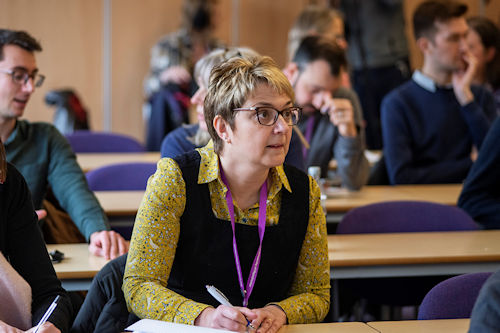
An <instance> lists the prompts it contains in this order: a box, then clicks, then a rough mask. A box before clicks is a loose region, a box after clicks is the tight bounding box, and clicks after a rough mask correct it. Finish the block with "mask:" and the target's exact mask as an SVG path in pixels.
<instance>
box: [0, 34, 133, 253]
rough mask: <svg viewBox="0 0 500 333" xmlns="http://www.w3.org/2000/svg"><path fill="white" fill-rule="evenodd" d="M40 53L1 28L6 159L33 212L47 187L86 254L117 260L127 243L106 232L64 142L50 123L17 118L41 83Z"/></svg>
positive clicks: (0, 132) (0, 127) (27, 39)
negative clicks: (28, 196)
mask: <svg viewBox="0 0 500 333" xmlns="http://www.w3.org/2000/svg"><path fill="white" fill-rule="evenodd" d="M41 50H42V48H41V46H40V44H39V43H38V42H37V41H36V40H35V39H34V38H33V37H32V36H30V35H29V34H28V33H26V32H24V31H15V30H8V29H0V138H1V139H2V141H3V142H4V143H5V150H6V152H7V160H8V161H9V162H10V163H12V164H13V165H15V166H16V168H17V169H19V171H20V172H21V174H22V175H23V177H24V178H25V179H26V182H27V183H28V187H29V189H30V191H31V195H32V198H33V204H34V206H35V209H40V208H41V206H42V200H43V199H44V197H45V194H46V192H47V189H48V187H49V186H50V187H51V189H52V192H53V193H54V195H55V197H56V198H57V200H58V201H59V203H60V205H61V206H62V208H63V209H64V210H65V211H67V212H68V214H69V215H70V216H71V219H72V220H73V221H74V222H75V224H76V226H77V227H78V229H79V230H80V232H81V233H82V234H83V235H84V236H85V238H86V239H87V240H88V241H89V242H90V244H89V250H90V251H91V252H92V253H94V254H95V255H98V256H103V257H106V258H114V257H117V256H118V255H121V254H124V253H126V252H127V250H128V244H127V242H126V241H125V240H124V239H123V238H122V237H121V236H120V235H119V234H118V233H115V232H114V231H110V227H109V223H108V220H107V218H106V215H105V214H104V212H103V210H102V208H101V206H100V205H99V202H98V201H97V199H96V197H95V196H94V194H93V193H92V192H91V191H90V190H89V188H88V185H87V181H86V179H85V175H84V174H83V172H82V170H81V169H80V166H79V165H78V164H77V162H76V157H75V154H74V153H73V151H72V150H71V147H70V145H69V143H68V142H67V141H66V139H65V138H64V137H63V136H62V135H61V133H59V131H58V130H57V129H56V128H55V127H54V126H52V125H51V124H48V123H41V122H34V123H31V122H29V121H27V120H20V119H19V118H20V117H22V116H23V114H24V109H25V107H26V105H27V104H28V101H29V99H30V97H31V95H32V94H33V92H34V91H35V88H37V87H40V86H41V85H42V84H43V82H44V79H45V76H43V75H41V74H40V73H39V72H38V67H37V64H36V59H35V54H34V52H35V51H41Z"/></svg>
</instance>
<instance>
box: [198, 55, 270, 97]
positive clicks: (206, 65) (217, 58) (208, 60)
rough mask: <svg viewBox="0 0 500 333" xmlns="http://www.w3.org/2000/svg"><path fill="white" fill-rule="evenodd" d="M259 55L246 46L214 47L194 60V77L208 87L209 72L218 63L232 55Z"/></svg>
mask: <svg viewBox="0 0 500 333" xmlns="http://www.w3.org/2000/svg"><path fill="white" fill-rule="evenodd" d="M258 56H260V55H259V54H258V53H257V52H256V51H254V50H252V49H251V48H248V47H229V48H225V49H216V50H213V51H212V52H210V53H209V54H207V55H205V56H203V57H202V58H201V59H200V60H198V61H197V62H196V65H195V67H194V77H195V79H196V80H197V82H198V83H201V84H203V85H204V86H205V88H208V85H209V79H210V72H211V71H212V68H214V67H215V66H217V65H218V64H220V63H222V62H224V61H226V60H228V59H231V58H233V57H242V58H252V57H258Z"/></svg>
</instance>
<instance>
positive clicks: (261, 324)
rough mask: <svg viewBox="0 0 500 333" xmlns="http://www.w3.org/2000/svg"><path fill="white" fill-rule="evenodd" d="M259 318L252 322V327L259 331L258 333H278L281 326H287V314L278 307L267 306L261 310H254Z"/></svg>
mask: <svg viewBox="0 0 500 333" xmlns="http://www.w3.org/2000/svg"><path fill="white" fill-rule="evenodd" d="M252 311H253V312H255V313H256V314H257V318H256V319H254V320H253V321H252V325H253V326H254V327H255V328H256V329H257V333H266V332H267V333H274V332H278V330H279V329H280V328H281V326H283V325H285V324H286V314H285V312H283V310H281V308H280V307H278V306H276V305H267V306H265V307H263V308H260V309H253V310H252Z"/></svg>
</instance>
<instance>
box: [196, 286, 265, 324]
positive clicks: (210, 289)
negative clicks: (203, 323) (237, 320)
mask: <svg viewBox="0 0 500 333" xmlns="http://www.w3.org/2000/svg"><path fill="white" fill-rule="evenodd" d="M205 287H206V288H207V291H208V293H209V294H210V295H212V296H213V298H215V299H216V300H217V301H218V302H219V303H220V304H222V305H225V306H230V307H233V305H232V304H231V303H230V302H229V300H228V299H227V297H226V295H224V294H223V293H222V292H221V291H220V290H219V289H217V288H215V287H214V286H210V285H206V286H205ZM245 319H247V318H245ZM247 327H249V328H251V329H253V330H254V329H255V327H253V325H252V323H251V322H250V320H248V319H247Z"/></svg>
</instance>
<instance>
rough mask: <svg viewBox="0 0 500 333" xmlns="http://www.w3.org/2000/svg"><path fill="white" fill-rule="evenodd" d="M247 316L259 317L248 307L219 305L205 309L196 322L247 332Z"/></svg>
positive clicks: (251, 317) (206, 325)
mask: <svg viewBox="0 0 500 333" xmlns="http://www.w3.org/2000/svg"><path fill="white" fill-rule="evenodd" d="M247 318H248V320H250V321H252V320H255V319H256V318H257V315H256V314H255V312H254V311H252V310H250V309H247V308H241V307H230V306H225V305H219V306H218V307H217V308H216V309H214V308H212V307H210V308H206V309H205V310H203V311H202V312H201V313H200V315H199V316H198V317H197V318H196V319H195V321H194V324H195V325H196V326H204V327H211V328H217V329H225V330H229V331H234V332H246V331H247Z"/></svg>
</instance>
